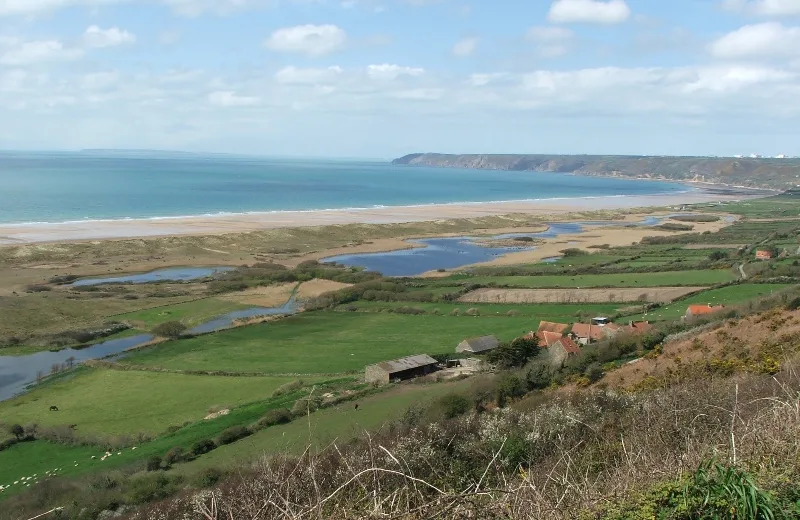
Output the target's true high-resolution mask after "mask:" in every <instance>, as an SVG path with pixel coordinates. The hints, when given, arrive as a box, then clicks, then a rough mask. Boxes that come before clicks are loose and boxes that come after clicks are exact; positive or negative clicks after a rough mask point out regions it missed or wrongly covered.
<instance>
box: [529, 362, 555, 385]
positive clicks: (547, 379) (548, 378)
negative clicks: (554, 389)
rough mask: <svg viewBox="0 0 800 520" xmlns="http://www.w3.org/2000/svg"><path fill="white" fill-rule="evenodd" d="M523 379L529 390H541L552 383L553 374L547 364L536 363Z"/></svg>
mask: <svg viewBox="0 0 800 520" xmlns="http://www.w3.org/2000/svg"><path fill="white" fill-rule="evenodd" d="M525 379H526V381H527V383H528V388H529V389H530V390H541V389H543V388H547V387H548V386H550V384H551V383H552V382H553V373H552V371H551V370H550V367H549V366H547V364H545V363H541V362H536V363H534V364H532V365H531V367H530V368H529V369H528V373H527V374H526V376H525Z"/></svg>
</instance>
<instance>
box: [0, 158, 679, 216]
mask: <svg viewBox="0 0 800 520" xmlns="http://www.w3.org/2000/svg"><path fill="white" fill-rule="evenodd" d="M689 189H690V188H687V187H686V186H684V185H681V184H674V183H664V182H648V181H633V180H619V179H603V178H591V177H577V176H572V175H566V174H556V173H536V172H507V171H489V170H468V169H439V168H422V167H408V166H393V165H391V164H388V163H383V162H376V161H344V160H341V161H339V160H329V161H322V160H286V159H265V158H242V157H228V156H201V155H181V156H178V155H164V154H149V155H148V154H144V153H135V154H117V153H100V152H92V153H85V152H84V153H12V152H2V153H0V223H26V222H65V221H74V220H87V219H92V220H94V219H98V220H99V219H123V218H157V217H178V216H189V215H209V214H219V213H248V212H262V211H281V210H320V209H341V208H369V207H375V206H405V205H420V204H437V203H438V204H443V203H456V202H489V201H505V200H523V199H553V198H566V197H569V198H572V197H603V196H621V195H652V194H657V193H675V192H682V191H687V190H689Z"/></svg>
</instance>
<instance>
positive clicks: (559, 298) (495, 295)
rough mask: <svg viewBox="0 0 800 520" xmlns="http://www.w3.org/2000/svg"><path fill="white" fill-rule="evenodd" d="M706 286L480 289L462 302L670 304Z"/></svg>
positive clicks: (466, 295) (462, 299) (466, 296)
mask: <svg viewBox="0 0 800 520" xmlns="http://www.w3.org/2000/svg"><path fill="white" fill-rule="evenodd" d="M705 289H707V287H640V288H634V289H621V288H620V289H478V290H475V291H472V292H471V293H468V294H465V295H464V296H462V297H461V298H459V301H461V302H469V303H605V302H620V303H625V302H658V303H669V302H671V301H673V300H675V299H677V298H680V297H682V296H686V295H687V294H691V293H694V292H698V291H703V290H705Z"/></svg>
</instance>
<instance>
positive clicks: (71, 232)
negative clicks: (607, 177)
mask: <svg viewBox="0 0 800 520" xmlns="http://www.w3.org/2000/svg"><path fill="white" fill-rule="evenodd" d="M768 194H769V193H759V192H752V191H744V190H743V191H737V190H698V191H694V192H687V193H679V194H668V195H649V196H642V197H632V196H620V197H596V198H577V199H550V200H532V201H513V202H489V203H470V204H443V205H426V206H394V207H381V208H369V209H342V210H323V211H279V212H269V213H250V214H236V215H218V216H217V215H215V216H197V217H175V218H158V219H130V220H86V221H77V222H64V223H37V224H0V245H15V244H30V243H39V242H60V241H67V242H72V241H85V240H102V239H114V238H136V237H157V236H179V235H216V234H223V233H241V232H247V231H257V230H263V229H275V228H285V227H304V226H328V225H341V224H357V223H368V224H393V223H402V222H422V221H431V220H442V219H454V218H476V217H485V216H494V215H508V214H513V213H525V214H534V215H554V216H556V215H561V214H565V213H575V212H580V211H597V210H613V209H632V208H646V207H664V206H676V205H682V204H697V203H705V202H722V201H730V200H742V199H745V198H753V197H759V196H764V195H768Z"/></svg>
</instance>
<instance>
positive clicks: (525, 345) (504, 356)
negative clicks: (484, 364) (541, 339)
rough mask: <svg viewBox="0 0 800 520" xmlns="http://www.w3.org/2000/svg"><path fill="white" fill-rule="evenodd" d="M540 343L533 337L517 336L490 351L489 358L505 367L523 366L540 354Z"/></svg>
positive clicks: (491, 361) (490, 360)
mask: <svg viewBox="0 0 800 520" xmlns="http://www.w3.org/2000/svg"><path fill="white" fill-rule="evenodd" d="M540 350H541V349H540V348H539V344H538V343H537V342H536V341H535V340H533V339H527V338H517V339H515V340H513V341H512V342H511V343H502V344H501V345H500V346H499V347H497V348H496V349H494V350H492V351H490V352H489V355H488V359H489V362H490V363H494V364H496V365H499V366H501V367H503V368H511V367H522V366H525V364H526V363H527V362H528V360H530V359H531V358H533V357H535V356H538V355H539V351H540Z"/></svg>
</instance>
